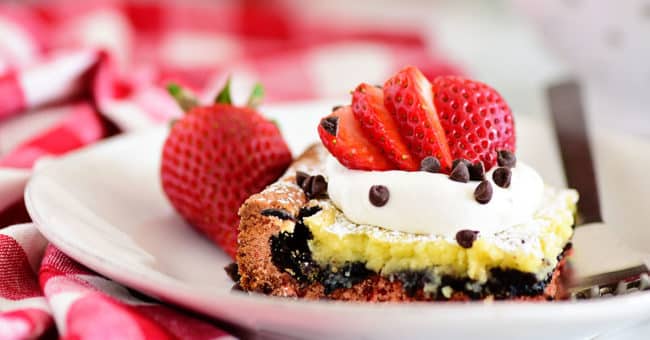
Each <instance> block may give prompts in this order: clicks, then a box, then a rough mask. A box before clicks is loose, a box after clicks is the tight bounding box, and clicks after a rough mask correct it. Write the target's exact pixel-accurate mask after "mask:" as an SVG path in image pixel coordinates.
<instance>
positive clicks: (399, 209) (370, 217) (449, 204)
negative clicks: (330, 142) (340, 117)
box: [326, 156, 544, 237]
mask: <svg viewBox="0 0 650 340" xmlns="http://www.w3.org/2000/svg"><path fill="white" fill-rule="evenodd" d="M495 169H496V167H495V168H493V169H491V170H490V171H488V172H487V173H486V176H485V177H486V179H487V180H488V181H490V183H491V184H492V188H493V195H492V199H491V200H490V201H489V202H488V203H487V204H480V203H478V202H477V201H476V200H475V199H474V190H475V189H476V186H477V185H478V184H479V182H475V181H474V182H468V183H460V182H455V181H452V180H450V179H449V178H448V176H447V175H445V174H434V173H429V172H424V171H417V172H407V171H397V170H392V171H361V170H350V169H347V168H345V167H344V166H342V165H341V164H340V163H339V162H338V161H337V160H336V159H335V158H334V157H332V156H328V160H327V168H326V172H327V177H328V193H329V197H330V199H331V200H332V202H334V204H335V205H336V206H337V207H338V208H339V209H340V210H341V211H343V213H344V214H345V216H346V217H347V218H348V219H349V220H351V221H353V222H355V223H357V224H365V225H373V226H379V227H383V228H386V229H391V230H396V231H403V232H408V233H416V234H434V235H440V236H446V237H453V236H454V235H455V234H456V232H457V231H459V230H461V229H471V230H477V231H479V232H481V233H496V232H498V231H501V230H504V229H506V228H508V227H511V226H513V225H517V224H521V223H525V222H527V221H529V220H531V219H532V218H533V216H534V214H535V211H536V210H537V209H538V207H539V205H540V203H541V201H542V198H543V194H544V182H543V181H542V178H541V177H540V176H539V174H538V173H537V172H536V171H535V170H534V169H533V168H531V167H530V166H528V165H526V164H524V163H523V162H521V161H518V162H517V166H516V167H515V168H513V169H512V179H511V184H510V186H509V187H508V188H501V187H499V186H497V185H496V184H494V181H493V180H492V173H493V172H494V170H495ZM373 185H383V186H385V187H387V188H388V191H389V192H390V198H389V200H388V202H387V203H386V205H384V206H382V207H376V206H374V205H372V204H371V203H370V200H369V199H368V193H369V190H370V187H372V186H373Z"/></svg>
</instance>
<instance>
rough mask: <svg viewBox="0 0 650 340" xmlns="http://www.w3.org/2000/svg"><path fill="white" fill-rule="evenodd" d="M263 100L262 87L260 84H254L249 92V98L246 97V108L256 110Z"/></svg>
mask: <svg viewBox="0 0 650 340" xmlns="http://www.w3.org/2000/svg"><path fill="white" fill-rule="evenodd" d="M263 99H264V86H262V84H260V83H256V84H255V86H253V90H252V91H251V94H250V96H248V101H246V106H248V107H251V108H256V107H258V106H259V105H260V104H262V100H263Z"/></svg>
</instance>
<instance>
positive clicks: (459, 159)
mask: <svg viewBox="0 0 650 340" xmlns="http://www.w3.org/2000/svg"><path fill="white" fill-rule="evenodd" d="M458 163H463V164H465V165H466V166H467V167H469V166H470V165H472V162H470V161H468V160H466V159H465V158H457V159H454V161H453V162H452V163H451V168H452V169H453V168H455V167H456V165H458Z"/></svg>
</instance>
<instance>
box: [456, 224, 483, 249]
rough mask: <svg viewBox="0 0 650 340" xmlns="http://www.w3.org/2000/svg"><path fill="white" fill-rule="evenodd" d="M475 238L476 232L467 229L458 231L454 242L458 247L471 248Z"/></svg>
mask: <svg viewBox="0 0 650 340" xmlns="http://www.w3.org/2000/svg"><path fill="white" fill-rule="evenodd" d="M477 236H478V231H474V230H467V229H463V230H459V231H458V232H457V233H456V242H458V245H459V246H461V247H463V248H466V249H467V248H472V245H474V241H476V237H477Z"/></svg>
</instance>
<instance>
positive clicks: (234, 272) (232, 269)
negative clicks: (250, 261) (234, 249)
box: [223, 262, 240, 283]
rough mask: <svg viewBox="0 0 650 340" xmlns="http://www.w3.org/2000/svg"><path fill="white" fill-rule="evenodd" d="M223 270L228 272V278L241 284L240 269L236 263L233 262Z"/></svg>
mask: <svg viewBox="0 0 650 340" xmlns="http://www.w3.org/2000/svg"><path fill="white" fill-rule="evenodd" d="M223 270H225V271H226V274H228V277H229V278H230V279H231V280H233V281H234V282H237V283H239V279H240V276H239V267H238V266H237V263H236V262H233V263H231V264H229V265H227V266H225V267H223Z"/></svg>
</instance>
